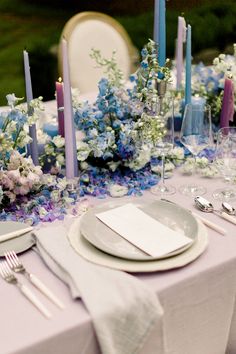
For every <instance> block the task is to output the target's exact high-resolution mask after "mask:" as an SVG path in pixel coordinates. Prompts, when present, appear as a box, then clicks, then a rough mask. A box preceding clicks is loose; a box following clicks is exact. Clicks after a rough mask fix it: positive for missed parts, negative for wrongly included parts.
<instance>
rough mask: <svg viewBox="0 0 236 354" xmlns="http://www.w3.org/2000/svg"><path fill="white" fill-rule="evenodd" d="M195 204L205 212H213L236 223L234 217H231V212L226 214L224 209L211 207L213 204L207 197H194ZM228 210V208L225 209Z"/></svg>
mask: <svg viewBox="0 0 236 354" xmlns="http://www.w3.org/2000/svg"><path fill="white" fill-rule="evenodd" d="M194 202H195V205H196V206H197V208H198V209H199V210H201V211H203V212H205V213H214V214H216V215H218V216H220V217H221V218H223V219H225V220H227V221H229V222H232V223H233V224H236V218H235V217H233V216H232V215H233V214H230V215H229V214H228V213H226V212H225V211H222V210H217V209H215V208H214V207H213V205H212V204H211V202H209V201H208V200H207V199H205V198H203V197H199V196H198V197H195V199H194ZM227 210H228V212H229V209H227Z"/></svg>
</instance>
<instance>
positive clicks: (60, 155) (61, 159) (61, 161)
mask: <svg viewBox="0 0 236 354" xmlns="http://www.w3.org/2000/svg"><path fill="white" fill-rule="evenodd" d="M56 160H57V162H58V163H59V166H62V165H63V164H64V163H65V157H64V156H63V155H62V154H58V155H57V157H56Z"/></svg>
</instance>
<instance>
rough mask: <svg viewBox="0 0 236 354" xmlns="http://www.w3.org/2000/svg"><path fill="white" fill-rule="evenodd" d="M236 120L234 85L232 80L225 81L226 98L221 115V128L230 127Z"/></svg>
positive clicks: (224, 98) (224, 97)
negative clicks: (235, 115)
mask: <svg viewBox="0 0 236 354" xmlns="http://www.w3.org/2000/svg"><path fill="white" fill-rule="evenodd" d="M233 119H234V85H233V82H232V80H231V79H229V78H226V79H225V86H224V96H223V102H222V108H221V115H220V127H221V128H223V127H228V126H229V122H230V121H231V122H232V121H233Z"/></svg>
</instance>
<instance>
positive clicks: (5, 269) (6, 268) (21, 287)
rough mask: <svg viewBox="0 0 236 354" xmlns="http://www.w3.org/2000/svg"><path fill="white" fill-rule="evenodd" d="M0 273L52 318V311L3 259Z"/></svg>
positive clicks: (45, 314) (47, 316)
mask: <svg viewBox="0 0 236 354" xmlns="http://www.w3.org/2000/svg"><path fill="white" fill-rule="evenodd" d="M0 274H1V276H2V278H3V279H4V280H6V282H8V283H10V284H14V285H16V286H17V287H18V289H19V290H20V291H21V293H22V294H23V295H24V296H25V297H26V298H27V299H28V300H29V301H30V302H31V303H32V304H33V305H34V306H35V307H36V308H37V309H38V310H39V311H40V312H41V313H42V314H43V315H44V316H45V317H46V318H51V316H52V315H51V313H50V312H49V311H48V309H47V308H46V307H45V306H44V305H43V304H42V303H41V302H40V301H39V299H38V298H37V297H36V296H35V295H34V293H33V292H32V291H31V290H30V289H29V288H28V287H27V286H25V285H24V284H21V283H20V282H19V281H18V279H17V278H16V276H15V275H14V274H13V273H12V271H11V269H10V267H9V266H8V264H7V262H5V261H3V262H1V263H0Z"/></svg>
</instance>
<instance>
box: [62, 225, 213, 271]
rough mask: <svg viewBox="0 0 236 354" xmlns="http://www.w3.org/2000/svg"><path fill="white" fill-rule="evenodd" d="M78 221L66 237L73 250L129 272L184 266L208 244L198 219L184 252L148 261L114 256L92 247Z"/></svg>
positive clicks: (89, 259)
mask: <svg viewBox="0 0 236 354" xmlns="http://www.w3.org/2000/svg"><path fill="white" fill-rule="evenodd" d="M80 222H81V220H80V219H77V220H76V221H75V222H74V223H73V224H72V226H71V228H70V230H69V232H68V239H69V242H70V244H71V246H72V247H73V248H74V250H75V251H76V252H77V253H78V254H79V255H80V256H82V257H83V258H84V259H86V260H87V261H89V262H92V263H95V264H98V265H101V266H104V267H109V268H112V269H117V270H123V271H126V272H130V273H140V272H157V271H165V270H170V269H175V268H180V267H183V266H186V265H187V264H189V263H191V262H193V261H194V260H196V259H197V258H198V257H199V256H200V255H201V254H202V253H203V252H204V251H205V250H206V248H207V245H208V234H207V230H206V227H205V226H204V225H203V224H202V223H201V222H200V221H199V220H198V236H197V239H196V242H194V244H193V245H192V247H190V248H189V249H187V250H186V251H185V252H182V253H181V254H178V255H176V256H174V257H169V258H165V259H158V260H153V261H149V262H143V261H134V260H128V259H124V258H118V257H114V256H112V255H110V254H107V253H104V252H102V251H100V250H99V249H98V248H96V247H94V246H93V245H92V244H91V243H90V242H88V241H87V240H86V239H85V238H84V237H83V236H82V235H81V233H80V232H79V230H80Z"/></svg>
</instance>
